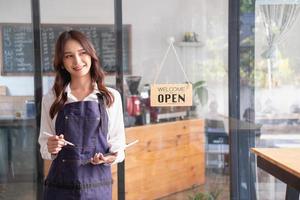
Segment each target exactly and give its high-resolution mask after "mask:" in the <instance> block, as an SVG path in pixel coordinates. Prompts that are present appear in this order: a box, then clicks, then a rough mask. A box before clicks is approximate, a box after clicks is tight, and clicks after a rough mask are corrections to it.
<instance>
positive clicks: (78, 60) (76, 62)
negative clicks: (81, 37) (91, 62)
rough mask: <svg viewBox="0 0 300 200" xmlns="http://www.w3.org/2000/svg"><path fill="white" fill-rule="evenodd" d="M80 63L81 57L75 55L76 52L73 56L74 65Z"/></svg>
mask: <svg viewBox="0 0 300 200" xmlns="http://www.w3.org/2000/svg"><path fill="white" fill-rule="evenodd" d="M80 63H81V58H80V56H79V55H77V54H75V56H74V64H75V65H78V64H80Z"/></svg>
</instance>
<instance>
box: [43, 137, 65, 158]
mask: <svg viewBox="0 0 300 200" xmlns="http://www.w3.org/2000/svg"><path fill="white" fill-rule="evenodd" d="M65 145H66V144H65V141H64V135H62V134H61V135H59V136H57V135H54V136H51V137H49V138H48V142H47V146H48V152H49V153H51V154H57V153H58V152H60V151H61V149H62V147H64V146H65Z"/></svg>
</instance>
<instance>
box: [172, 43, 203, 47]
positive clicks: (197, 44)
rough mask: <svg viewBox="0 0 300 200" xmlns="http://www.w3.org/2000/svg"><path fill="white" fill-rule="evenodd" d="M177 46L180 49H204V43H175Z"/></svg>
mask: <svg viewBox="0 0 300 200" xmlns="http://www.w3.org/2000/svg"><path fill="white" fill-rule="evenodd" d="M174 45H175V46H178V47H203V46H204V43H203V42H175V43H174Z"/></svg>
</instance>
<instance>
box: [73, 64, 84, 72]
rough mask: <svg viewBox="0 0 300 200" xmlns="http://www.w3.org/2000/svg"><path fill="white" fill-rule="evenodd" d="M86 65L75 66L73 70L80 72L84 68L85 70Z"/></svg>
mask: <svg viewBox="0 0 300 200" xmlns="http://www.w3.org/2000/svg"><path fill="white" fill-rule="evenodd" d="M85 66H86V65H82V66H81V65H78V66H75V67H73V70H75V71H80V70H82V68H84V67H85Z"/></svg>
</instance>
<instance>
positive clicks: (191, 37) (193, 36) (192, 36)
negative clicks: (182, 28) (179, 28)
mask: <svg viewBox="0 0 300 200" xmlns="http://www.w3.org/2000/svg"><path fill="white" fill-rule="evenodd" d="M198 37H199V36H198V34H197V33H195V32H185V33H184V39H183V41H184V42H198Z"/></svg>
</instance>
